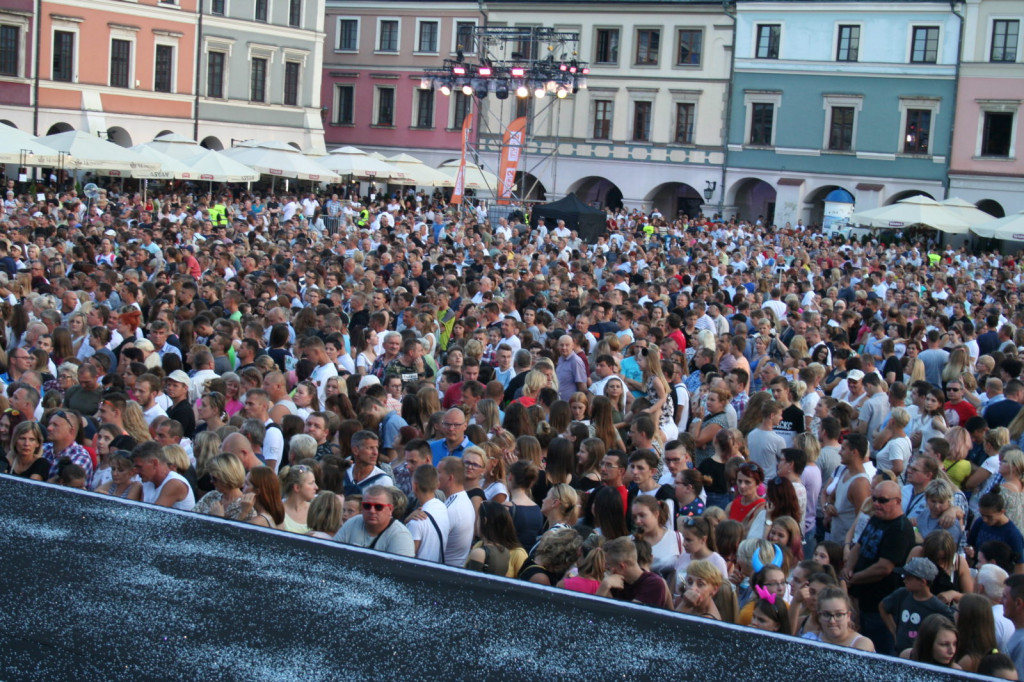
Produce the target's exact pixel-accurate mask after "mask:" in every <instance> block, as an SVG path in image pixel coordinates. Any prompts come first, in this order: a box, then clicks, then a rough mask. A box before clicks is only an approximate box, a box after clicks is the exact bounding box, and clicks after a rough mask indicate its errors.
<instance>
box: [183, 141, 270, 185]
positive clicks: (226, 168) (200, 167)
mask: <svg viewBox="0 0 1024 682" xmlns="http://www.w3.org/2000/svg"><path fill="white" fill-rule="evenodd" d="M200 149H202V151H201V152H200V153H199V154H196V155H194V156H192V157H189V158H187V159H183V160H182V163H184V164H185V165H186V166H188V169H189V170H188V172H186V173H185V174H184V175H183V176H182V179H183V180H206V181H209V182H254V181H256V180H259V179H260V174H259V172H258V171H256V170H254V169H252V168H249V167H248V166H246V165H245V164H241V163H239V162H238V161H235V160H234V159H230V158H228V157H226V156H224V155H223V154H222V153H220V152H215V151H213V150H212V149H203V148H202V147H200Z"/></svg>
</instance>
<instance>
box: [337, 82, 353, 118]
mask: <svg viewBox="0 0 1024 682" xmlns="http://www.w3.org/2000/svg"><path fill="white" fill-rule="evenodd" d="M343 90H348V91H349V93H350V95H349V99H348V115H349V120H347V121H343V120H341V114H342V112H343V109H344V108H343V107H342V106H341V105H342V96H341V93H342V91H343ZM333 104H334V118H333V120H332V121H331V124H332V125H336V126H354V125H355V124H356V86H355V84H354V83H335V84H334V102H333Z"/></svg>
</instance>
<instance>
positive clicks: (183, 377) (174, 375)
mask: <svg viewBox="0 0 1024 682" xmlns="http://www.w3.org/2000/svg"><path fill="white" fill-rule="evenodd" d="M167 381H176V382H178V383H179V384H185V385H186V386H188V387H189V388H192V380H191V379H189V378H188V375H187V374H185V373H184V372H183V371H181V370H180V369H176V370H174V371H173V372H171V373H170V374H168V375H167Z"/></svg>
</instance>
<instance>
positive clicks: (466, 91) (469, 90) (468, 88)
mask: <svg viewBox="0 0 1024 682" xmlns="http://www.w3.org/2000/svg"><path fill="white" fill-rule="evenodd" d="M462 94H463V95H466V96H467V97H469V96H470V95H472V94H473V86H472V85H470V84H469V83H466V84H465V85H463V86H462Z"/></svg>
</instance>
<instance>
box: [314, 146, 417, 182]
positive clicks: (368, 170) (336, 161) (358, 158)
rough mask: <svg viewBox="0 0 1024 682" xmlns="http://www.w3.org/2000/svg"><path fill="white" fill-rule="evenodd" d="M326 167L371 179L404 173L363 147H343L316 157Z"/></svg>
mask: <svg viewBox="0 0 1024 682" xmlns="http://www.w3.org/2000/svg"><path fill="white" fill-rule="evenodd" d="M315 160H316V162H317V163H319V164H320V165H321V166H323V167H324V168H330V169H331V170H332V171H334V172H335V173H337V174H338V175H342V176H352V177H356V178H369V179H389V178H396V179H400V178H402V177H404V175H405V174H404V173H403V172H402V171H401V170H399V169H398V168H395V167H394V166H392V165H391V164H389V163H387V162H386V161H381V160H380V159H375V158H374V157H372V156H370V155H369V154H367V153H366V152H364V151H363V150H362V149H356V148H355V147H341V148H340V149H335V150H334V151H332V152H331V153H330V154H328V155H327V156H321V157H319V158H317V159H315Z"/></svg>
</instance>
